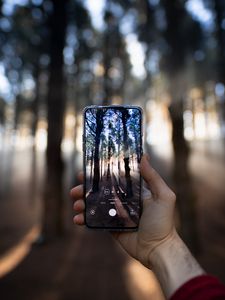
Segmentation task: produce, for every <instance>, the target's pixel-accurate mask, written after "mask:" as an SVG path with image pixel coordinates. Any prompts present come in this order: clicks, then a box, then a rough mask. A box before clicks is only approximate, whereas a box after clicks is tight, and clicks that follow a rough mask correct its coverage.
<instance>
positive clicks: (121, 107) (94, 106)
mask: <svg viewBox="0 0 225 300" xmlns="http://www.w3.org/2000/svg"><path fill="white" fill-rule="evenodd" d="M93 108H95V109H106V108H107V109H114V108H115V109H124V108H125V109H132V108H134V109H138V110H139V111H140V116H141V120H140V131H141V132H140V141H141V145H140V148H141V156H142V154H143V109H142V108H141V107H140V106H136V105H90V106H86V107H85V108H84V109H83V141H82V144H83V172H84V184H83V187H84V201H85V211H84V222H85V225H86V227H87V228H89V229H96V230H106V231H137V230H138V225H137V226H135V227H108V226H104V227H103V226H90V225H88V223H87V220H86V214H87V206H86V203H87V202H86V166H85V163H86V143H85V116H86V111H87V110H89V109H93ZM141 191H142V177H141V174H140V196H139V205H140V214H139V221H140V217H141V213H142V201H141V199H142V198H141Z"/></svg>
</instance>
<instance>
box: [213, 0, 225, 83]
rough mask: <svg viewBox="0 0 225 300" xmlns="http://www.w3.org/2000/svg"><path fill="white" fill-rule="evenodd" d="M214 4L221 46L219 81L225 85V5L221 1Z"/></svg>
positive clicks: (217, 33)
mask: <svg viewBox="0 0 225 300" xmlns="http://www.w3.org/2000/svg"><path fill="white" fill-rule="evenodd" d="M214 3H215V5H214V9H215V16H216V18H215V21H216V36H217V41H218V45H219V51H218V61H217V68H218V73H219V74H218V75H219V80H220V81H221V82H222V83H223V84H225V44H224V43H225V34H224V28H223V27H222V22H223V20H224V14H225V3H224V1H221V0H215V1H214Z"/></svg>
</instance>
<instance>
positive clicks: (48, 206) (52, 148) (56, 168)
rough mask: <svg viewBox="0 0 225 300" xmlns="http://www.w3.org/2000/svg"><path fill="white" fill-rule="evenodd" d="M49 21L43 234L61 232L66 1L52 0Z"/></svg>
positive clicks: (48, 234) (62, 212)
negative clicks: (49, 41)
mask: <svg viewBox="0 0 225 300" xmlns="http://www.w3.org/2000/svg"><path fill="white" fill-rule="evenodd" d="M52 4H53V11H52V15H51V16H50V20H49V27H50V32H51V44H50V58H51V62H50V66H49V90H48V98H47V106H48V140H47V165H46V188H45V199H44V200H45V201H44V204H45V205H44V219H43V234H44V236H45V237H47V238H48V237H51V236H52V235H55V234H58V235H59V234H62V233H63V226H64V224H63V216H64V211H63V166H64V164H63V159H62V153H61V142H62V138H63V118H64V108H65V97H64V90H63V88H64V77H63V48H64V43H65V34H66V25H67V22H66V6H67V1H58V0H53V1H52Z"/></svg>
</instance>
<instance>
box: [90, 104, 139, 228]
mask: <svg viewBox="0 0 225 300" xmlns="http://www.w3.org/2000/svg"><path fill="white" fill-rule="evenodd" d="M84 138H85V168H86V170H85V171H86V179H85V180H86V182H85V186H86V195H85V196H86V222H87V224H88V226H91V227H107V228H135V227H137V225H138V222H139V216H140V188H141V186H140V171H139V164H140V159H141V111H140V109H138V108H124V107H118V108H112V107H110V108H88V109H87V110H86V111H85V132H84Z"/></svg>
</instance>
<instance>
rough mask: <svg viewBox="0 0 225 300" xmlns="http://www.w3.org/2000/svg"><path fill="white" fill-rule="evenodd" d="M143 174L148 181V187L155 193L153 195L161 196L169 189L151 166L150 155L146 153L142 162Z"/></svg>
mask: <svg viewBox="0 0 225 300" xmlns="http://www.w3.org/2000/svg"><path fill="white" fill-rule="evenodd" d="M140 170H141V175H142V177H143V178H144V180H145V182H146V183H147V186H148V188H149V189H150V191H151V192H152V194H153V197H160V195H161V194H162V193H165V191H167V190H168V189H169V187H168V186H167V185H166V183H165V182H164V180H163V179H162V178H161V177H160V175H159V174H158V173H157V172H156V170H155V169H153V167H152V166H151V164H150V162H149V158H148V155H146V154H144V155H143V156H142V159H141V164H140Z"/></svg>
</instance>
